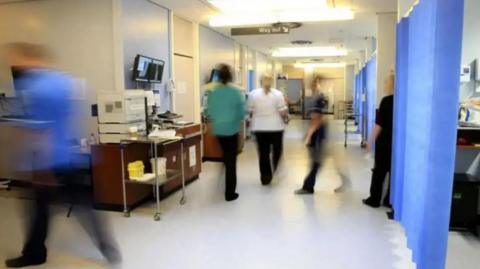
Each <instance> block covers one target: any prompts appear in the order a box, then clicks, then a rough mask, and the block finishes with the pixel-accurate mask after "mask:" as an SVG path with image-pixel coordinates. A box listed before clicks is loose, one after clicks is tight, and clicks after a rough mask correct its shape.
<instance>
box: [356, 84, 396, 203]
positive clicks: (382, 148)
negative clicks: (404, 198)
mask: <svg viewBox="0 0 480 269" xmlns="http://www.w3.org/2000/svg"><path fill="white" fill-rule="evenodd" d="M385 84H386V85H385V89H386V91H387V93H388V94H389V95H387V96H385V97H384V98H383V99H382V101H381V103H380V108H379V110H378V113H377V118H376V121H375V128H374V130H373V133H372V135H371V138H370V141H369V143H368V145H367V146H368V148H369V149H371V148H372V147H373V145H375V165H374V168H373V170H372V171H373V173H372V181H371V185H370V196H369V197H368V198H367V199H364V200H363V203H364V204H365V205H367V206H370V207H373V208H378V207H380V206H381V205H382V195H383V189H384V184H385V179H386V177H387V175H389V174H390V170H391V169H390V167H391V164H392V132H393V130H392V129H393V104H394V99H393V85H394V77H393V75H391V76H390V77H389V78H388V79H387V80H386V83H385ZM383 205H384V206H386V207H391V205H390V187H389V188H388V191H387V194H386V195H385V198H384V199H383Z"/></svg>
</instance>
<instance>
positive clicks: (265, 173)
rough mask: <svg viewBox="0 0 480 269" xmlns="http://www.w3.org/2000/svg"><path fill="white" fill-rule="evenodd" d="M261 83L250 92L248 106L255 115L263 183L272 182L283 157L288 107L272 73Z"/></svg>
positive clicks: (253, 126)
mask: <svg viewBox="0 0 480 269" xmlns="http://www.w3.org/2000/svg"><path fill="white" fill-rule="evenodd" d="M260 84H261V86H262V87H261V88H259V89H256V90H253V91H252V92H250V94H249V95H248V109H249V112H250V115H251V118H252V127H251V128H252V132H253V133H254V134H255V138H256V140H257V148H258V155H259V165H260V180H261V182H262V185H269V184H270V183H271V182H272V179H273V175H274V173H275V172H276V171H277V168H278V166H279V164H280V160H281V158H282V153H283V133H284V130H285V119H286V118H287V117H288V107H287V105H286V103H285V97H284V96H283V93H282V92H281V91H279V90H277V89H274V88H273V87H272V86H273V77H272V76H270V75H267V74H264V75H262V77H261V79H260ZM272 165H273V167H272Z"/></svg>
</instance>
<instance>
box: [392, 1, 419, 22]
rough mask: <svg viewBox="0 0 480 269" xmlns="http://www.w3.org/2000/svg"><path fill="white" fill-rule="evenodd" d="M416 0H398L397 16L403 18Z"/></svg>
mask: <svg viewBox="0 0 480 269" xmlns="http://www.w3.org/2000/svg"><path fill="white" fill-rule="evenodd" d="M417 1H418V0H398V15H397V16H398V18H399V19H400V18H403V17H405V15H406V14H407V13H408V12H409V11H410V9H411V8H412V7H413V5H414V4H415V3H416V2H417Z"/></svg>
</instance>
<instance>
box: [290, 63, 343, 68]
mask: <svg viewBox="0 0 480 269" xmlns="http://www.w3.org/2000/svg"><path fill="white" fill-rule="evenodd" d="M293 66H294V67H295V68H339V67H345V63H296V64H294V65H293Z"/></svg>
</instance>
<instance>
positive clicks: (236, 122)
mask: <svg viewBox="0 0 480 269" xmlns="http://www.w3.org/2000/svg"><path fill="white" fill-rule="evenodd" d="M217 70H218V79H219V84H218V86H217V87H216V88H215V89H214V90H213V91H212V92H211V93H210V94H209V95H208V105H207V116H208V118H209V119H210V121H211V122H212V126H213V134H214V135H215V136H216V137H217V139H218V142H219V144H220V147H221V148H222V150H223V163H224V165H225V200H227V201H234V200H236V199H237V198H238V196H239V195H238V193H237V192H236V188H237V155H238V139H239V132H240V127H241V123H242V121H243V120H244V118H245V98H244V95H243V94H242V93H241V91H240V90H239V89H238V88H236V87H235V86H233V85H231V82H232V80H233V75H232V71H231V68H230V66H228V65H226V64H221V65H219V67H218V68H217Z"/></svg>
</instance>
